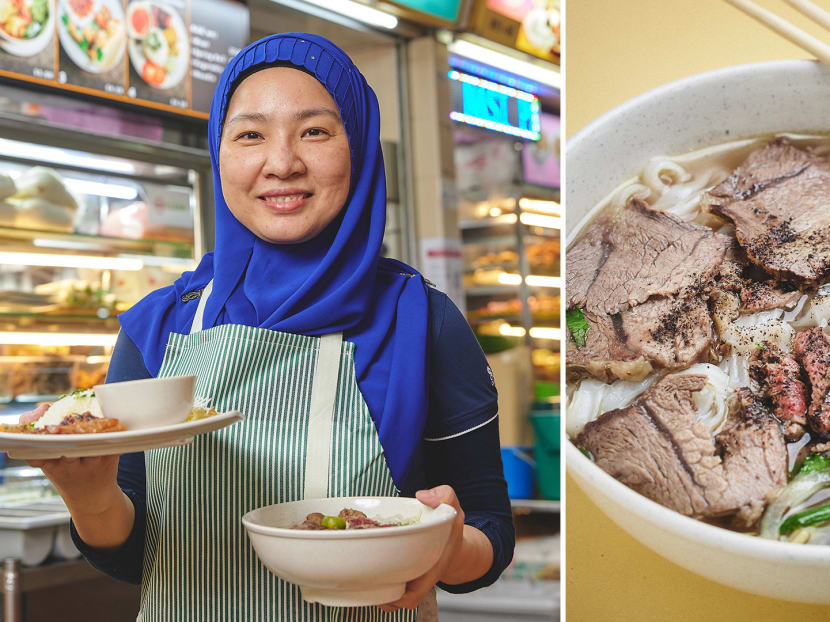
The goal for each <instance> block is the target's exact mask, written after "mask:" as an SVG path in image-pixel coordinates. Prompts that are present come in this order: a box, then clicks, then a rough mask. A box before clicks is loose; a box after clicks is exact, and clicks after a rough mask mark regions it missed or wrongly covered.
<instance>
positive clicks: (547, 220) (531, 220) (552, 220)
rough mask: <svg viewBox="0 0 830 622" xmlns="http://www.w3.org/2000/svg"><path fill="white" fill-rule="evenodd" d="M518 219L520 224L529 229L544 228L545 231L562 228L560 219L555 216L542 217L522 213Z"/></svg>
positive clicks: (540, 215)
mask: <svg viewBox="0 0 830 622" xmlns="http://www.w3.org/2000/svg"><path fill="white" fill-rule="evenodd" d="M519 219H520V220H521V221H522V224H525V225H528V226H530V227H545V228H546V229H559V228H561V226H562V219H561V218H559V217H557V216H544V215H542V214H531V213H530V212H522V214H521V216H519Z"/></svg>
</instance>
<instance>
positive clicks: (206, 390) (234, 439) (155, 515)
mask: <svg viewBox="0 0 830 622" xmlns="http://www.w3.org/2000/svg"><path fill="white" fill-rule="evenodd" d="M211 285H212V283H211V284H210V285H208V287H207V288H205V290H204V292H203V294H202V297H201V299H200V301H199V309H198V310H197V313H196V316H195V317H194V320H193V326H192V328H191V331H190V334H189V335H182V334H177V333H171V335H170V338H169V340H168V343H167V350H166V352H165V355H164V361H163V363H162V366H161V369H160V371H159V377H162V376H180V375H184V374H195V375H196V377H197V380H196V395H197V396H210V398H212V405H213V407H214V408H215V409H216V410H217V411H219V412H225V411H229V410H239V411H241V412H242V413H244V415H245V418H244V419H243V420H242V421H240V422H238V423H235V424H233V425H231V426H229V427H226V428H223V429H221V430H217V431H215V432H211V433H210V434H203V435H200V436H197V437H196V438H195V439H194V441H193V443H192V444H190V445H185V446H182V447H169V448H165V449H158V450H153V451H148V452H147V453H146V464H147V539H146V545H145V553H144V566H143V574H142V585H141V609H140V612H139V615H138V620H140V621H146V622H157V621H158V622H161V621H165V622H168V621H169V622H172V621H176V622H178V621H184V620H192V621H193V622H207V621H216V622H220V621H221V622H249V621H250V622H254V621H259V620H263V621H265V620H267V621H279V622H294V621H303V622H305V621H308V622H317V621H326V622H327V621H331V622H334V621H338V622H352V621H353V622H358V621H360V622H363V621H367V622H368V621H379V622H380V621H383V622H387V621H388V622H404V621H413V622H414V621H415V620H416V615H417V620H419V621H420V620H437V614H436V611H435V610H436V607H435V597H434V593H433V594H432V595H431V597H430V598H427V599H425V601H424V603H423V604H422V605H421V607H420V608H419V610H418V612H417V614H416V612H415V611H413V610H398V611H396V612H394V613H384V612H382V611H381V610H380V609H378V608H377V607H326V606H323V605H320V604H319V603H307V602H305V601H303V600H302V598H301V596H300V589H299V587H297V586H296V585H293V584H290V583H287V582H285V581H283V580H281V579H279V578H277V577H276V576H274V575H273V574H271V573H270V572H269V571H268V570H267V569H266V568H265V566H264V565H263V564H262V563H261V562H260V561H259V559H258V558H257V556H256V553H255V552H254V550H253V547H252V546H251V544H250V541H249V540H248V537H247V534H246V533H245V529H244V527H243V526H242V522H241V520H240V519H241V517H242V516H243V515H244V514H245V513H246V512H248V511H249V510H253V509H255V508H258V507H262V506H265V505H271V504H273V503H283V502H286V501H295V500H297V499H302V498H320V497H336V496H351V495H384V496H391V495H397V494H399V491H398V490H397V489H396V487H395V484H394V482H393V480H392V477H391V475H390V473H389V469H388V468H387V466H386V461H385V459H384V455H383V449H382V447H381V445H380V441H379V440H378V435H377V430H376V428H375V425H374V422H373V421H372V419H371V417H370V416H369V410H368V408H367V406H366V402H365V401H364V400H363V396H362V395H361V393H360V391H359V389H358V385H357V381H356V378H355V368H354V344H352V343H349V342H344V341H343V340H342V336H341V335H340V334H335V335H325V336H323V337H306V336H302V335H292V334H288V333H282V332H277V331H273V330H267V329H263V328H255V327H251V326H242V325H237V324H226V325H223V326H216V327H214V328H210V329H207V330H204V331H202V330H201V326H202V316H203V313H204V305H205V303H206V301H207V298H208V296H209V295H210V289H211ZM354 571H356V572H360V566H359V565H357V566H356V567H355V569H354Z"/></svg>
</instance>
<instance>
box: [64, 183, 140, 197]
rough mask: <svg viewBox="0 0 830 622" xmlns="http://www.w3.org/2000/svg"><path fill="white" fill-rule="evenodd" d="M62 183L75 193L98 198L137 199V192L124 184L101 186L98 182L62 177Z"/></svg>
mask: <svg viewBox="0 0 830 622" xmlns="http://www.w3.org/2000/svg"><path fill="white" fill-rule="evenodd" d="M63 181H64V183H65V184H66V185H67V186H68V187H69V188H70V189H71V190H74V191H75V192H80V193H81V194H91V195H93V196H99V197H112V198H113V199H127V200H128V201H132V200H133V199H136V198H138V190H136V189H135V187H133V186H127V185H125V184H103V183H101V182H98V181H87V180H86V179H73V178H71V177H64V178H63Z"/></svg>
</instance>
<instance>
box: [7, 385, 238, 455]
mask: <svg viewBox="0 0 830 622" xmlns="http://www.w3.org/2000/svg"><path fill="white" fill-rule="evenodd" d="M194 388H195V376H181V377H172V378H150V379H147V380H137V381H130V382H121V383H111V384H107V385H98V386H97V387H95V390H92V389H79V390H76V391H74V392H73V393H70V394H68V395H64V396H61V397H60V399H58V400H57V401H55V402H54V403H51V404H46V403H44V404H40V405H39V406H38V407H37V408H36V409H35V410H33V411H30V412H28V413H25V414H23V415H21V417H20V421H19V422H18V423H12V424H4V425H0V451H6V452H8V454H9V456H10V457H11V458H14V459H27V460H33V459H49V458H60V457H67V458H76V457H85V456H103V455H113V454H123V453H129V452H134V451H146V450H148V449H158V448H161V447H173V446H176V445H186V444H188V443H190V442H192V441H193V438H194V436H196V435H197V434H205V433H208V432H212V431H214V430H218V429H220V428H223V427H225V426H228V425H230V424H232V423H235V422H236V421H239V420H240V419H241V418H242V414H241V413H239V412H238V411H230V412H224V413H218V412H216V410H214V409H213V408H209V407H205V406H194V405H193V404H194V398H193V391H194ZM198 401H199V402H204V401H205V400H203V399H200V400H198ZM133 404H141V405H142V407H141V408H133V407H132V406H131V405H133Z"/></svg>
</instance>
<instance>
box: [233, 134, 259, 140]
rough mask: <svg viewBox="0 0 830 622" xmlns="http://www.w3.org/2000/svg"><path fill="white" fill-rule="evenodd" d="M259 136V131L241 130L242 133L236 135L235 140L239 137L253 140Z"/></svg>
mask: <svg viewBox="0 0 830 622" xmlns="http://www.w3.org/2000/svg"><path fill="white" fill-rule="evenodd" d="M259 137H260V133H259V132H242V134H240V135H239V136H238V137H237V140H238V139H240V138H242V139H245V140H255V139H257V138H259Z"/></svg>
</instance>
